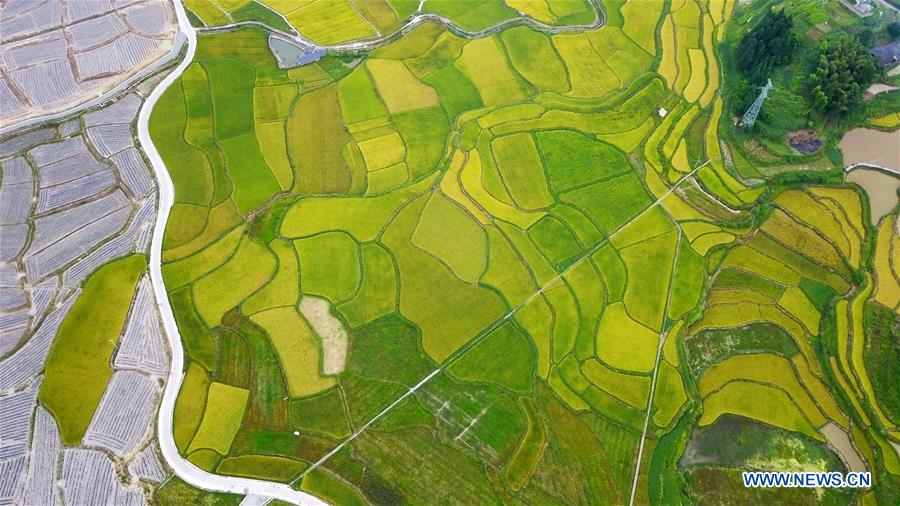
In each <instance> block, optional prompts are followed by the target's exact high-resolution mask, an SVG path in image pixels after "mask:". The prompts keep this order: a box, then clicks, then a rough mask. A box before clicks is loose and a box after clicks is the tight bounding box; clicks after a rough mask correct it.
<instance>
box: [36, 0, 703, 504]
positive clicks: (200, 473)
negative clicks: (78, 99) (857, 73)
mask: <svg viewBox="0 0 900 506" xmlns="http://www.w3.org/2000/svg"><path fill="white" fill-rule="evenodd" d="M174 3H175V13H176V16H177V19H178V24H179V32H178V35H177V39H176V41H178V40H182V39H184V40H185V41H186V42H185V43H186V46H187V50H186V51H185V54H184V59H183V60H182V61H181V63H179V64H178V66H177V67H176V68H175V69H174V70H173V71H172V72H171V73H170V74H169V75H168V76H166V78H165V79H164V80H163V81H161V82H160V84H159V85H158V86H157V87H156V89H154V90H153V92H152V93H151V94H150V96H149V97H148V98H147V99H146V100H145V101H144V104H143V106H142V107H141V110H140V113H139V116H138V123H137V125H138V138H139V140H140V144H141V147H142V148H143V150H144V152H145V154H146V155H147V157H148V159H149V160H150V163H151V165H152V166H153V171H154V173H155V175H156V179H157V184H158V186H159V199H160V200H159V213H158V215H157V219H156V223H155V225H154V231H153V240H152V243H151V246H150V277H151V280H152V282H153V290H154V293H155V296H156V300H157V304H158V305H159V311H160V315H161V317H162V320H163V327H164V329H165V332H166V336H167V338H168V342H169V348H170V350H171V355H172V357H171V365H170V370H169V377H168V380H167V381H166V387H165V390H164V392H163V396H162V400H161V402H160V408H159V416H158V432H159V436H158V438H159V447H160V450H161V452H162V454H163V457H164V458H165V460H166V463H167V464H168V465H169V467H171V468H172V470H173V471H174V472H175V474H176V475H177V476H178V477H180V478H181V479H183V480H184V481H185V482H187V483H189V484H190V485H192V486H195V487H198V488H201V489H204V490H210V491H215V492H226V493H233V494H240V495H246V496H248V498H250V497H252V500H253V501H259V500H261V499H262V498H266V500H268V499H279V500H282V501H286V502H290V503H293V504H304V505H307V504H308V505H320V504H325V503H323V502H322V501H321V500H320V499H319V498H317V497H315V496H313V495H311V494H308V493H306V492H302V491H299V490H295V489H293V488H291V487H290V486H288V485H285V484H282V483H275V482H269V481H264V480H257V479H249V478H236V477H226V476H220V475H216V474H213V473H209V472H207V471H204V470H202V469H200V468H198V467H197V466H195V465H194V464H192V463H191V462H189V461H188V460H187V459H185V458H184V457H182V456H181V454H180V453H179V451H178V448H177V446H176V444H175V438H174V432H173V428H174V409H175V400H176V399H177V397H178V392H179V390H180V389H181V384H182V382H183V380H184V370H183V369H184V348H183V347H182V343H181V335H180V333H179V331H178V326H177V324H176V322H175V317H174V314H173V312H172V307H171V305H170V303H169V298H168V293H167V291H166V288H165V284H164V282H163V277H162V240H163V234H164V232H165V228H166V223H167V221H168V217H169V213H170V211H171V209H172V206H173V204H174V200H175V191H174V185H173V183H172V179H171V178H170V176H169V174H168V170H167V168H166V166H165V163H164V162H163V160H162V157H161V156H160V154H159V152H158V151H157V149H156V146H155V145H154V144H153V140H152V139H151V137H150V132H149V120H150V114H151V112H152V111H153V107H154V106H155V105H156V102H157V100H159V98H160V97H161V96H162V94H163V93H164V92H165V90H166V89H167V88H168V87H169V86H170V85H171V84H172V83H174V82H175V80H176V79H178V77H180V76H181V74H182V73H183V72H184V70H185V69H186V68H187V67H188V65H190V63H191V62H192V60H193V57H194V54H195V52H196V49H197V32H198V30H196V29H195V28H194V27H192V26H191V24H190V22H189V20H188V18H187V13H186V11H185V8H184V5H183V3H182V2H181V0H175V2H174ZM590 3H591V5H592V6H593V7H594V8H595V9H596V11H597V18H596V20H595V21H594V22H593V23H591V24H589V25H572V26H558V27H555V26H550V25H546V24H544V23H540V22H537V21H534V20H532V19H531V18H527V17H520V18H513V19H509V20H506V21H503V22H500V23H497V24H496V25H494V26H491V27H489V28H486V29H484V30H480V31H476V32H469V31H466V30H463V29H462V28H460V27H459V26H457V25H456V24H455V23H453V22H452V21H451V20H449V19H447V18H445V17H443V16H440V15H436V14H417V15H414V16H412V17H411V18H410V19H409V21H408V22H407V23H406V24H405V25H404V26H402V27H401V28H399V29H398V30H396V31H395V32H393V33H391V34H389V35H387V36H384V37H381V38H378V39H370V40H366V41H360V42H353V43H346V44H339V45H334V46H316V45H314V44H312V43H311V42H309V41H308V40H306V39H304V38H302V37H299V36H294V35H288V34H285V33H283V32H277V33H280V34H282V35H284V36H287V37H289V38H290V39H292V40H294V41H295V42H298V43H300V44H303V45H307V46H309V45H313V46H316V47H323V48H325V49H327V50H331V51H337V52H340V51H361V50H363V51H364V50H370V49H375V48H378V47H381V46H385V45H388V44H390V43H392V42H395V41H396V40H398V39H400V38H401V37H403V36H404V35H406V34H407V33H409V32H410V31H412V30H413V29H414V28H415V27H416V26H418V25H420V24H421V23H424V22H426V21H433V22H437V23H440V24H441V25H443V26H445V27H446V28H447V29H448V30H449V31H450V32H452V33H454V34H456V35H459V36H461V37H465V38H469V39H477V38H482V37H488V36H490V35H493V34H496V33H498V32H500V31H502V30H504V29H506V28H510V27H513V26H520V25H525V26H529V27H531V28H533V29H535V30H538V31H542V32H544V33H550V34H555V33H562V32H577V31H585V30H594V29H597V28H600V27H602V26H603V25H604V24H605V23H606V16H605V15H604V13H603V10H602V8H601V7H600V5H599V3H598V0H590ZM245 24H248V23H240V24H232V25H227V26H224V27H221V28H218V27H217V28H215V29H211V30H200V31H202V32H213V31H227V30H232V29H234V28H236V27H238V26H240V25H245ZM249 24H259V23H249ZM270 30H271V29H270ZM180 47H181V46H180V45H178V48H179V49H180ZM167 61H168V60H167ZM145 75H146V73H141V74H139V75H136V76H135V78H140V77H143V76H145ZM101 98H102V97H101ZM97 100H99V101H100V102H102V100H100V99H97ZM92 102H93V101H92ZM98 103H99V102H98ZM86 107H87V106H86V105H85V106H83V108H86ZM66 114H71V111H68V112H67V113H66ZM46 119H47V118H43V120H46ZM51 119H52V118H51ZM697 169H699V167H698V168H697ZM690 175H693V172H692V173H691V174H690ZM686 177H687V176H686ZM676 186H677V185H676ZM658 203H659V201H657V202H656V203H654V204H653V205H656V204H658ZM650 207H652V205H651V206H650ZM641 214H643V213H641ZM629 223H630V222H629ZM539 293H540V292H537V293H535V294H534V296H536V295H538V294H539ZM517 309H518V307H517V308H515V309H514V310H512V311H511V312H510V313H509V314H508V315H507V316H506V317H505V318H503V319H502V320H501V322H502V321H504V320H506V319H507V318H509V317H510V316H511V315H512V314H513V313H515V311H516V310H517ZM483 334H484V333H483ZM483 334H482V335H483ZM477 340H478V339H477V338H476V339H473V340H472V342H470V343H469V344H470V345H471V344H472V343H473V342H475V341H477ZM469 347H470V346H468V345H467V346H465V347H464V348H463V350H460V351H464V350H465V349H469ZM442 369H443V367H441V368H438V370H436V371H434V372H432V373H431V375H429V376H427V377H426V378H424V379H423V380H422V381H421V382H420V383H419V384H417V385H416V386H415V387H414V388H413V389H411V390H409V391H408V392H407V393H405V394H404V395H403V396H402V397H401V398H400V399H398V400H397V401H395V402H394V403H393V404H391V405H389V406H387V407H386V408H385V409H384V410H383V411H382V412H381V413H379V414H378V415H377V416H376V417H375V418H373V419H372V420H370V421H369V422H368V423H367V424H365V425H364V426H363V428H362V429H361V430H359V431H358V432H356V433H354V435H353V436H352V437H351V438H349V439H347V440H345V441H343V442H342V443H341V444H339V445H338V446H337V447H336V448H335V449H334V450H333V451H332V452H331V453H329V454H328V455H326V456H325V457H324V458H322V459H321V460H320V461H319V462H316V463H315V464H314V465H313V466H311V467H310V468H309V469H313V468H315V467H316V466H318V465H319V464H321V463H322V462H324V461H325V460H327V458H328V457H330V456H331V455H333V454H334V453H336V452H337V451H338V450H340V449H341V448H343V447H344V446H345V445H346V444H347V443H348V442H350V441H351V440H352V439H353V438H355V437H356V436H358V435H359V434H360V433H361V432H362V430H364V429H365V428H366V427H368V426H369V425H370V424H371V423H373V422H374V421H375V420H377V419H378V418H380V417H381V416H383V415H384V414H386V413H387V412H389V411H390V410H391V409H392V408H393V407H394V406H396V405H397V404H398V403H399V402H400V401H402V400H403V398H405V397H407V396H408V395H411V394H413V393H414V392H415V391H416V389H418V388H419V387H421V386H422V385H424V384H426V383H427V382H428V381H429V380H430V379H432V378H433V377H434V376H435V375H437V373H438V372H440V371H441V370H442Z"/></svg>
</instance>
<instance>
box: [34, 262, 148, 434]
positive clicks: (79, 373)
mask: <svg viewBox="0 0 900 506" xmlns="http://www.w3.org/2000/svg"><path fill="white" fill-rule="evenodd" d="M146 268H147V258H146V257H145V256H144V255H131V256H127V257H125V258H122V259H120V260H115V261H113V262H110V263H108V264H106V265H105V266H103V267H101V268H100V269H99V270H97V272H95V273H94V274H93V275H92V276H90V277H89V278H88V280H87V282H86V283H85V285H84V290H83V291H82V293H81V295H80V296H79V298H78V300H77V301H76V302H75V304H74V305H73V306H72V309H71V310H70V312H69V314H68V315H67V316H66V319H65V320H64V321H63V322H62V325H60V328H59V335H58V336H57V338H56V340H55V341H54V343H53V346H52V347H51V348H50V354H49V356H48V358H47V366H46V369H45V372H44V380H43V382H42V383H41V390H40V394H39V398H40V400H41V402H42V403H43V404H44V406H46V407H47V409H48V410H49V411H50V412H51V413H53V415H54V416H55V418H56V423H57V424H58V425H59V432H60V436H61V437H62V440H63V442H64V443H65V444H67V445H77V444H79V442H80V441H81V438H82V436H84V433H85V431H86V430H87V428H88V424H90V422H91V418H92V417H93V415H94V410H95V409H96V408H97V406H98V405H99V404H100V398H101V397H102V396H103V391H104V390H105V389H106V384H107V383H108V382H109V379H110V378H111V377H112V372H113V371H112V368H110V366H109V363H110V360H111V357H112V353H113V350H114V349H115V347H116V344H117V343H118V342H119V336H120V335H121V333H122V330H123V329H122V327H123V325H124V324H125V316H126V315H127V314H128V309H129V307H130V306H131V298H132V296H133V294H134V289H135V286H137V281H138V278H139V277H140V275H141V273H142V272H144V270H145V269H146ZM76 384H77V385H78V387H77V388H73V385H76Z"/></svg>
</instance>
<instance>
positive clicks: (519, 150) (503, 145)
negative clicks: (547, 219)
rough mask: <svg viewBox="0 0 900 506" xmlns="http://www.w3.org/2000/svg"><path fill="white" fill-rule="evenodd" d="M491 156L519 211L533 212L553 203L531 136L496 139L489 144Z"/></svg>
mask: <svg viewBox="0 0 900 506" xmlns="http://www.w3.org/2000/svg"><path fill="white" fill-rule="evenodd" d="M491 153H492V154H493V156H494V159H495V160H496V163H497V167H498V168H499V169H500V177H501V178H502V180H503V183H504V185H505V186H506V189H507V190H509V194H510V196H511V197H512V199H513V201H514V202H515V203H516V205H517V206H518V207H519V208H521V209H524V210H527V211H533V210H536V209H542V208H546V207H549V206H550V205H551V204H553V197H552V196H551V195H550V190H549V189H548V188H547V180H546V178H545V176H544V166H543V163H542V162H541V158H540V155H539V154H538V151H537V147H536V146H535V144H534V139H533V138H532V137H531V135H528V134H513V135H507V136H504V137H498V138H496V139H494V140H493V141H491Z"/></svg>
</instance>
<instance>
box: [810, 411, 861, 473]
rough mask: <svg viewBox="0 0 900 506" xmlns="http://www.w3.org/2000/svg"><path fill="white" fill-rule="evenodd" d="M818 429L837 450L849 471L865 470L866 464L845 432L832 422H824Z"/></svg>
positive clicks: (858, 471) (859, 471)
mask: <svg viewBox="0 0 900 506" xmlns="http://www.w3.org/2000/svg"><path fill="white" fill-rule="evenodd" d="M819 431H820V432H821V433H822V435H823V436H825V439H827V440H828V444H829V446H831V447H832V448H834V450H835V451H837V453H838V455H839V456H840V457H841V460H842V461H844V464H846V465H847V467H848V468H849V470H850V471H851V472H854V473H862V472H865V471H866V464H865V463H864V462H863V460H862V459H861V458H860V457H859V454H858V453H857V452H856V448H854V447H853V443H851V442H850V437H849V436H848V435H847V433H846V432H844V431H843V430H842V429H841V428H840V427H838V426H837V425H836V424H835V423H834V422H829V423H827V424H825V425H824V426H822V428H821V429H819Z"/></svg>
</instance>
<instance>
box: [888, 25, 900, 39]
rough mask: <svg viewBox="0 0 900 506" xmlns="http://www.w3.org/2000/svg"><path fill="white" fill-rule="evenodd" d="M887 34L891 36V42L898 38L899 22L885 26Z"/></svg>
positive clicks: (899, 32)
mask: <svg viewBox="0 0 900 506" xmlns="http://www.w3.org/2000/svg"><path fill="white" fill-rule="evenodd" d="M887 32H888V35H890V36H891V40H896V39H897V37H900V21H894V22H893V23H891V24H889V25H887Z"/></svg>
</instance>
